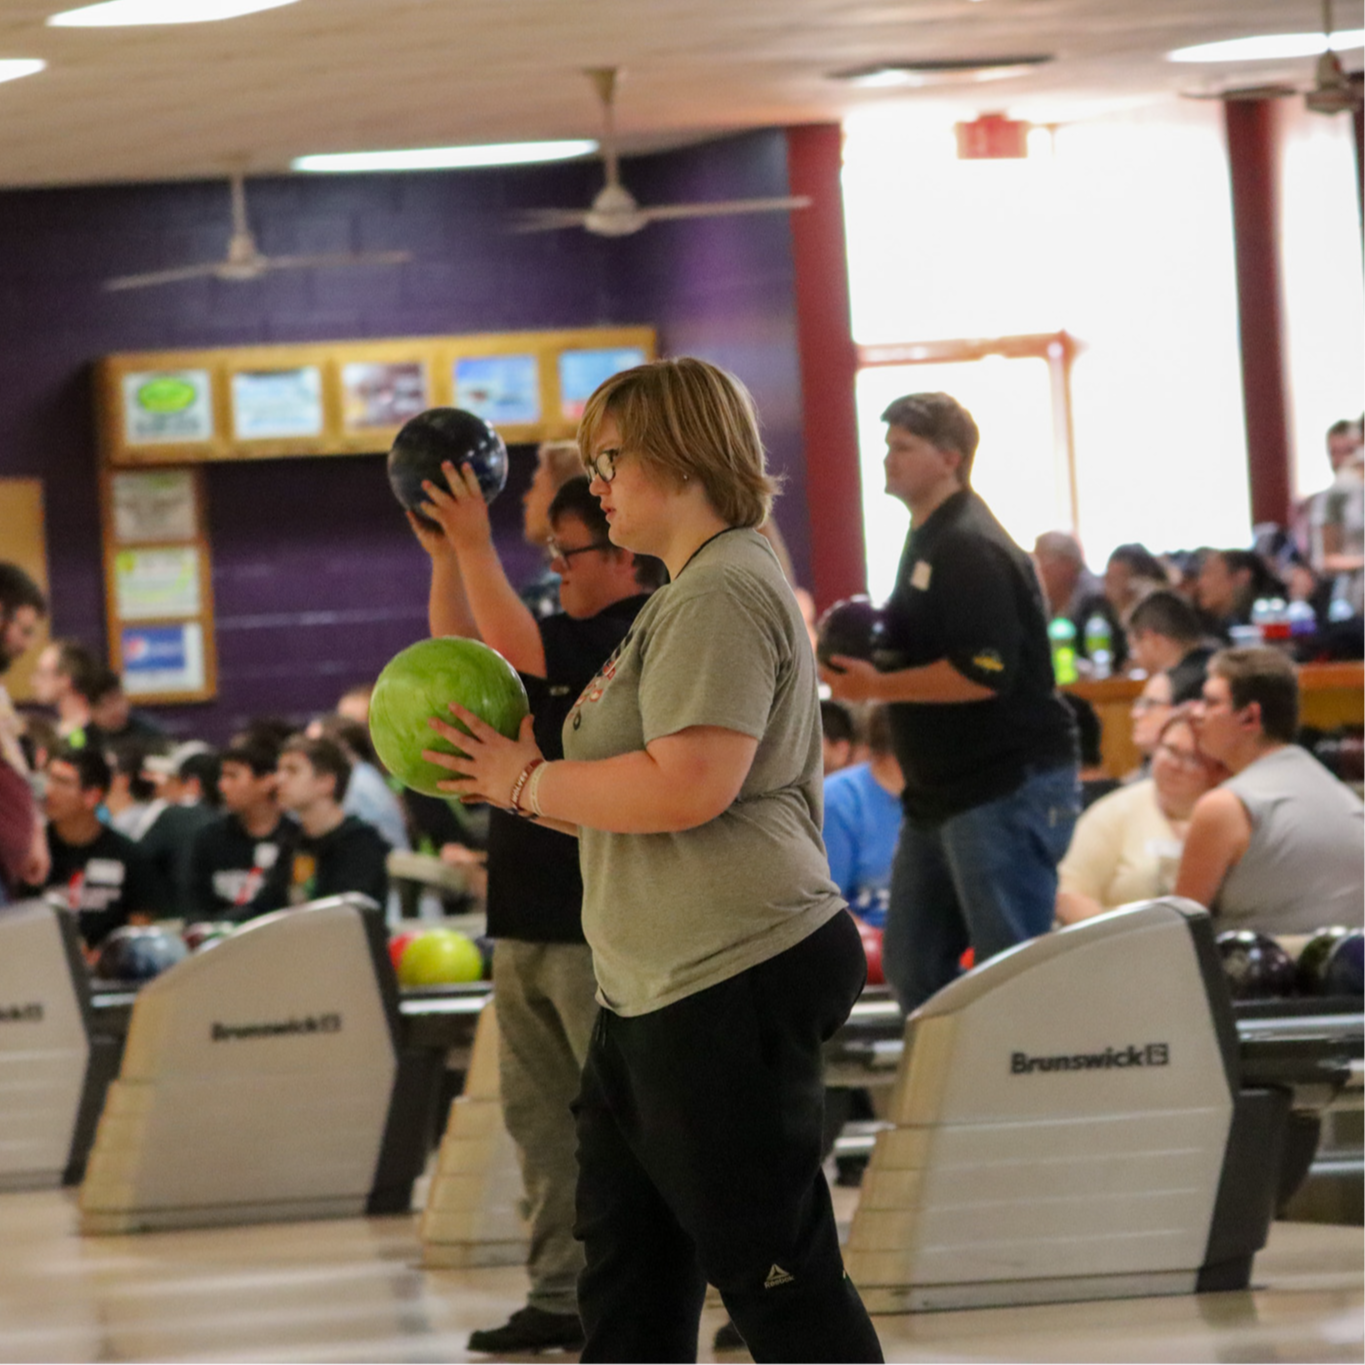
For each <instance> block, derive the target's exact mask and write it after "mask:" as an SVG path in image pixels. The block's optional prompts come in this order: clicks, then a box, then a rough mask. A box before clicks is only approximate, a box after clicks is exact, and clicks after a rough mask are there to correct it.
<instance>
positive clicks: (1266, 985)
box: [1218, 929, 1298, 1000]
mask: <svg viewBox="0 0 1365 1365" xmlns="http://www.w3.org/2000/svg"><path fill="white" fill-rule="evenodd" d="M1218 956H1219V957H1220V958H1221V959H1222V963H1223V975H1224V977H1225V978H1226V979H1227V983H1228V990H1229V991H1230V992H1231V994H1232V998H1233V999H1234V1000H1277V999H1283V998H1284V997H1285V996H1289V995H1293V994H1294V987H1295V983H1296V980H1297V975H1298V973H1297V969H1296V967H1295V965H1294V959H1293V958H1292V957H1290V956H1289V954H1288V953H1287V952H1285V950H1284V949H1283V948H1282V947H1280V945H1279V944H1278V943H1277V942H1276V941H1275V940H1274V939H1273V938H1271V937H1270V935H1269V934H1258V933H1255V932H1254V931H1253V930H1251V929H1230V930H1229V931H1228V932H1227V933H1225V934H1219V935H1218Z"/></svg>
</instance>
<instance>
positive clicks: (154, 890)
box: [44, 748, 169, 948]
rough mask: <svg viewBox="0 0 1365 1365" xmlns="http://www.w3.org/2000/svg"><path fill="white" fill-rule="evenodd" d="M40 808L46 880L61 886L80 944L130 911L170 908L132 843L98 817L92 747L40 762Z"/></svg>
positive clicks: (97, 764) (102, 769) (103, 780)
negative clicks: (43, 789)
mask: <svg viewBox="0 0 1365 1365" xmlns="http://www.w3.org/2000/svg"><path fill="white" fill-rule="evenodd" d="M46 776H47V786H46V794H45V797H44V809H45V810H46V813H47V819H48V827H47V841H48V850H49V853H50V855H51V859H52V866H51V870H50V871H49V872H48V875H47V878H46V880H45V883H44V884H45V885H46V886H49V887H62V888H64V890H65V895H66V903H67V905H68V906H69V907H70V909H71V910H73V911H74V912H75V914H76V916H77V919H78V925H79V928H80V932H81V937H82V938H83V939H84V940H85V944H86V947H87V948H96V947H98V946H99V944H100V943H102V942H103V941H104V940H105V938H107V937H108V936H109V934H111V933H112V932H113V931H114V930H115V929H117V928H118V927H119V926H120V925H123V924H127V923H128V922H129V920H130V919H131V918H133V917H134V916H137V917H140V918H141V917H146V918H151V917H153V916H156V915H161V914H166V913H168V912H169V905H168V902H167V894H166V889H165V886H164V884H163V883H162V882H161V879H160V878H159V877H158V876H157V873H156V869H155V868H154V867H153V866H152V864H151V862H150V860H149V859H148V858H147V857H146V855H145V854H144V853H143V852H142V850H141V849H140V848H138V846H137V845H136V844H135V843H134V842H133V841H132V840H131V839H129V838H128V837H127V835H124V834H120V833H119V832H118V831H117V830H113V829H110V828H109V826H108V825H105V824H103V823H102V822H101V821H100V818H99V815H98V814H97V812H98V810H99V808H100V804H101V803H102V802H103V800H104V794H105V792H107V791H108V790H109V782H110V777H111V774H110V771H109V763H108V760H107V759H106V758H105V757H104V755H103V754H102V753H100V752H99V750H98V749H89V748H86V749H72V748H63V749H58V750H57V752H56V753H54V754H53V755H52V757H51V758H49V759H48V761H47V770H46Z"/></svg>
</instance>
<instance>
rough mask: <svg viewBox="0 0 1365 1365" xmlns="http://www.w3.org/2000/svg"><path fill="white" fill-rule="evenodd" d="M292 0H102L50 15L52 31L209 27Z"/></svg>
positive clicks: (292, 0) (285, 3)
mask: <svg viewBox="0 0 1365 1365" xmlns="http://www.w3.org/2000/svg"><path fill="white" fill-rule="evenodd" d="M293 3H294V0H104V3H103V4H99V5H83V6H82V7H81V8H80V9H68V10H63V11H62V12H61V13H60V14H53V15H49V17H48V21H47V22H48V23H49V24H51V25H52V26H53V27H54V28H117V27H121V26H123V25H127V24H211V23H213V22H214V21H215V20H217V19H237V18H240V17H241V16H242V15H243V14H255V13H256V12H257V11H258V10H263V9H279V8H280V7H281V6H282V5H292V4H293Z"/></svg>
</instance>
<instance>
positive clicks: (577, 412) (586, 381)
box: [559, 346, 649, 422]
mask: <svg viewBox="0 0 1365 1365" xmlns="http://www.w3.org/2000/svg"><path fill="white" fill-rule="evenodd" d="M648 359H649V357H648V356H646V355H645V353H644V350H643V349H642V348H641V347H639V346H611V347H604V348H601V349H594V350H581V351H580V350H565V351H561V352H560V353H559V406H560V414H561V416H563V417H564V418H566V419H567V420H568V421H571V422H576V421H578V419H579V418H580V417H582V416H583V408H584V407H585V406H586V404H587V401H588V399H589V398H591V397H592V393H593V390H594V389H595V388H597V386H598V385H599V384H600V383H602V381H603V380H605V379H610V378H611V377H612V375H614V374H620V373H621V371H622V370H629V369H631V368H632V367H634V366H636V365H643V364H644V363H645V361H646V360H648Z"/></svg>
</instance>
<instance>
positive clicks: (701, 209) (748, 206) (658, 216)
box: [640, 195, 810, 221]
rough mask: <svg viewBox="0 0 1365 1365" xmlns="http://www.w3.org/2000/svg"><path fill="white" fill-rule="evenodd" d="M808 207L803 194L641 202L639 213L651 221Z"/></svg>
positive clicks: (770, 211)
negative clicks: (679, 201)
mask: <svg viewBox="0 0 1365 1365" xmlns="http://www.w3.org/2000/svg"><path fill="white" fill-rule="evenodd" d="M809 207H810V200H809V199H808V198H806V196H805V195H798V196H795V197H793V198H790V199H722V200H719V201H717V202H715V203H709V204H708V203H705V202H700V203H696V204H641V205H640V213H641V215H642V216H643V217H645V218H648V219H650V220H651V221H654V220H658V221H664V220H666V219H671V218H719V217H721V216H723V215H725V214H731V213H776V212H779V211H781V210H786V209H805V208H809Z"/></svg>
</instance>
